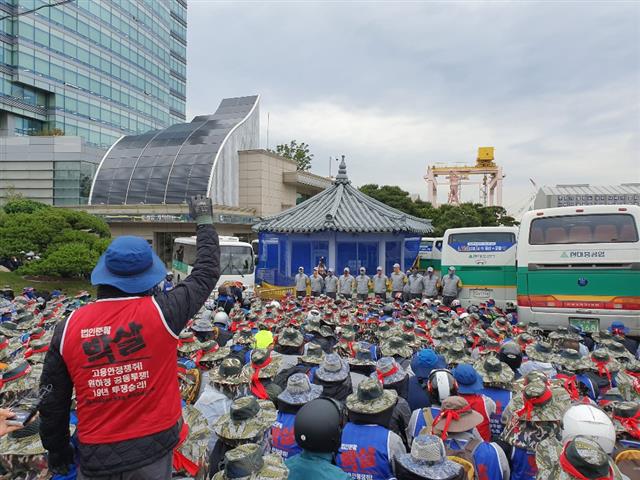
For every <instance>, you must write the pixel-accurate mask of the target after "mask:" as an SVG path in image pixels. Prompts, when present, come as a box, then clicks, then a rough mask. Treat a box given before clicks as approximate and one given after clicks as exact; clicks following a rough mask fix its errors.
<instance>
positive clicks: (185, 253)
mask: <svg viewBox="0 0 640 480" xmlns="http://www.w3.org/2000/svg"><path fill="white" fill-rule="evenodd" d="M172 258H173V261H172V270H173V275H174V278H175V279H176V280H177V281H180V280H184V278H185V277H186V276H187V275H189V274H190V273H191V269H192V268H193V263H194V262H195V259H196V237H180V238H176V239H175V240H174V242H173V257H172ZM255 274H256V269H255V263H254V255H253V249H252V248H251V244H250V243H245V242H241V241H240V239H238V237H224V236H221V237H220V279H219V280H218V283H217V284H216V289H217V288H218V287H219V286H220V285H222V284H223V283H225V282H241V283H242V285H243V286H244V287H245V291H246V293H247V294H248V295H249V296H251V295H252V294H253V290H254V287H255V281H256V275H255Z"/></svg>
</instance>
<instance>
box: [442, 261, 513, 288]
mask: <svg viewBox="0 0 640 480" xmlns="http://www.w3.org/2000/svg"><path fill="white" fill-rule="evenodd" d="M454 267H456V275H458V276H459V277H460V280H462V285H463V286H464V285H465V284H466V285H515V284H516V267H515V266H514V265H495V266H494V265H454ZM448 268H449V265H442V274H443V275H446V272H447V269H448Z"/></svg>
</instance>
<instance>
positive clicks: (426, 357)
mask: <svg viewBox="0 0 640 480" xmlns="http://www.w3.org/2000/svg"><path fill="white" fill-rule="evenodd" d="M446 366H447V364H446V362H445V361H444V359H443V358H442V357H441V356H440V355H438V354H437V353H436V352H435V351H434V350H432V349H430V348H423V349H422V350H420V351H419V352H418V353H416V354H415V355H414V356H413V359H412V360H411V370H413V373H414V374H415V375H416V377H418V378H428V377H429V374H430V373H431V370H433V369H435V368H446Z"/></svg>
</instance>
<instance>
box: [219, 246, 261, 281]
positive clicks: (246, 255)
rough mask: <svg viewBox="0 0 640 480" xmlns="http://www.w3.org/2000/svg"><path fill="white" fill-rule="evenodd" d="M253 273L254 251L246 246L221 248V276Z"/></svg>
mask: <svg viewBox="0 0 640 480" xmlns="http://www.w3.org/2000/svg"><path fill="white" fill-rule="evenodd" d="M251 273H253V250H252V249H251V247H244V246H231V245H221V246H220V274H221V275H249V274H251Z"/></svg>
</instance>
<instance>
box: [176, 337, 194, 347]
mask: <svg viewBox="0 0 640 480" xmlns="http://www.w3.org/2000/svg"><path fill="white" fill-rule="evenodd" d="M195 341H196V337H187V338H181V339H179V340H178V346H179V347H182V346H183V345H185V344H187V343H193V342H195Z"/></svg>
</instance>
